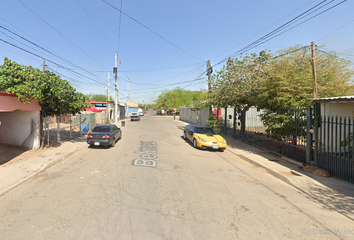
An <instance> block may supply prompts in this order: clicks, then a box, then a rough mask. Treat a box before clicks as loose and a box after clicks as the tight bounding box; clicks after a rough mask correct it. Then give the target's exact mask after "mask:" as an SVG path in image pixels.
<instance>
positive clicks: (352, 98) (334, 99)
mask: <svg viewBox="0 0 354 240" xmlns="http://www.w3.org/2000/svg"><path fill="white" fill-rule="evenodd" d="M313 101H314V102H354V96H342V97H330V98H317V99H314V100H313Z"/></svg>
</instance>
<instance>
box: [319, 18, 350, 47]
mask: <svg viewBox="0 0 354 240" xmlns="http://www.w3.org/2000/svg"><path fill="white" fill-rule="evenodd" d="M353 22H354V19H353V20H352V21H350V22H349V23H347V24H344V25H343V26H341V27H339V28H337V29H336V30H334V31H333V32H331V33H329V34H327V35H326V36H324V37H323V38H321V39H319V40H317V41H321V40H322V39H324V38H326V37H328V36H330V35H332V34H333V33H335V32H337V31H339V30H341V29H342V28H345V27H346V26H348V25H349V24H351V23H353ZM317 41H316V42H317Z"/></svg>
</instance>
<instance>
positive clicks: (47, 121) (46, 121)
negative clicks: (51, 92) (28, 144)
mask: <svg viewBox="0 0 354 240" xmlns="http://www.w3.org/2000/svg"><path fill="white" fill-rule="evenodd" d="M43 73H45V60H43ZM44 122H45V123H47V124H46V126H47V147H49V116H48V117H47V120H44ZM70 129H71V127H70ZM42 131H44V129H42ZM70 139H71V130H70ZM42 143H43V145H44V138H43V142H42ZM43 145H42V146H43Z"/></svg>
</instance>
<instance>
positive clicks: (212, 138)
mask: <svg viewBox="0 0 354 240" xmlns="http://www.w3.org/2000/svg"><path fill="white" fill-rule="evenodd" d="M183 138H184V139H185V140H189V141H191V142H192V143H193V146H194V147H195V148H202V149H217V150H220V151H222V152H223V151H224V150H225V149H226V147H227V143H226V140H225V139H224V138H223V137H222V136H221V135H220V134H217V133H216V132H215V131H214V130H213V129H212V128H211V127H207V126H199V125H187V126H186V127H185V129H184V130H183Z"/></svg>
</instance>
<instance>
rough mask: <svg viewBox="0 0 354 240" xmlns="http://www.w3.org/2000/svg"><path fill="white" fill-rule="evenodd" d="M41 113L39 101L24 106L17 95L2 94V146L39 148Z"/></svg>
mask: <svg viewBox="0 0 354 240" xmlns="http://www.w3.org/2000/svg"><path fill="white" fill-rule="evenodd" d="M40 112H41V107H40V105H39V103H38V102H37V101H31V103H30V104H24V103H22V102H20V101H19V100H18V97H17V96H16V95H15V94H7V93H6V92H0V144H8V145H13V146H19V147H23V148H27V149H33V148H39V147H40V124H41V123H40Z"/></svg>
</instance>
